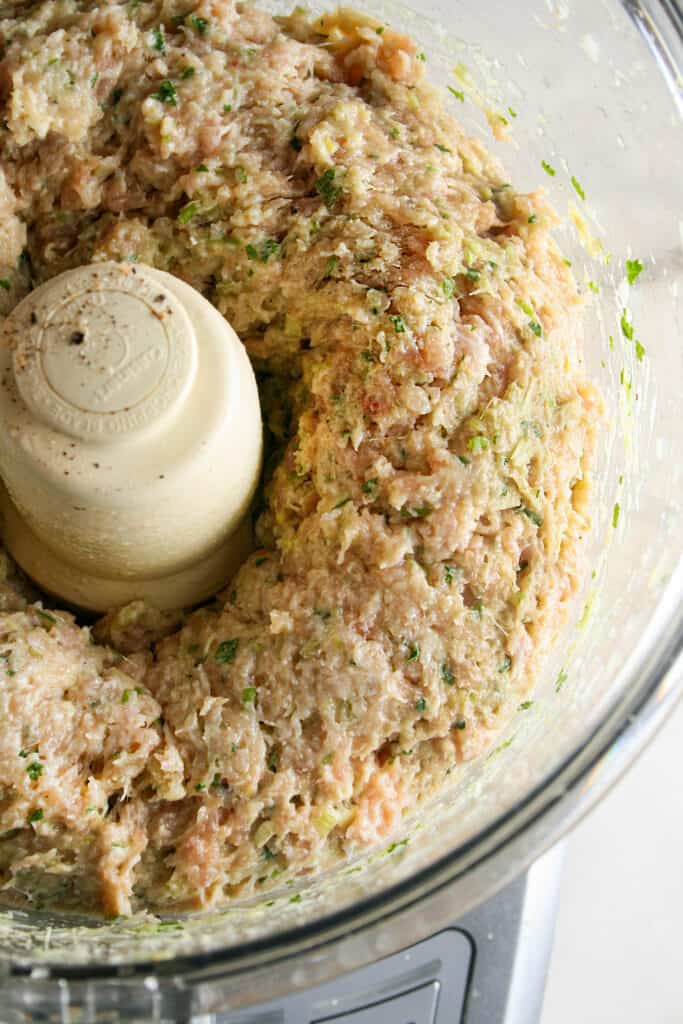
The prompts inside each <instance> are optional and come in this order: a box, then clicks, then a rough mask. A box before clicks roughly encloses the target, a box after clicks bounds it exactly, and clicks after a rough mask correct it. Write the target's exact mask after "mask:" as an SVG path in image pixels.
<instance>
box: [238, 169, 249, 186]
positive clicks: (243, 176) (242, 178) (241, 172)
mask: <svg viewBox="0 0 683 1024" xmlns="http://www.w3.org/2000/svg"><path fill="white" fill-rule="evenodd" d="M235 175H236V177H237V180H238V181H239V183H240V185H246V183H247V180H248V178H247V172H246V171H245V169H244V167H242V165H241V164H240V165H239V166H237V167H236V168H235Z"/></svg>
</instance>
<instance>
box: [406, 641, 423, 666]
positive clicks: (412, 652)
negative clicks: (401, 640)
mask: <svg viewBox="0 0 683 1024" xmlns="http://www.w3.org/2000/svg"><path fill="white" fill-rule="evenodd" d="M419 660H420V645H419V644H418V643H411V644H408V657H407V658H406V661H407V662H411V661H419Z"/></svg>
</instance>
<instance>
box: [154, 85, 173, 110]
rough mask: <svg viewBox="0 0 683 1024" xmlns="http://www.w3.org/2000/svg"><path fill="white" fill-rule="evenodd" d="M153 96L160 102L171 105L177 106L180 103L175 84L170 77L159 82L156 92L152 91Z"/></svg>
mask: <svg viewBox="0 0 683 1024" xmlns="http://www.w3.org/2000/svg"><path fill="white" fill-rule="evenodd" d="M152 98H153V99H155V100H158V101H159V103H168V105H169V107H176V106H177V105H178V95H177V93H176V91H175V85H174V84H173V82H172V81H171V79H170V78H164V80H163V81H162V82H160V83H159V88H158V89H157V91H156V92H153V93H152Z"/></svg>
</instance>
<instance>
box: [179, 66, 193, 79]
mask: <svg viewBox="0 0 683 1024" xmlns="http://www.w3.org/2000/svg"><path fill="white" fill-rule="evenodd" d="M195 70H196V69H195V68H193V67H192V65H191V64H188V65H187V67H186V68H183V70H182V72H181V74H180V77H181V78H182V79H183V81H187V79H188V78H192V76H193V75H194V73H195Z"/></svg>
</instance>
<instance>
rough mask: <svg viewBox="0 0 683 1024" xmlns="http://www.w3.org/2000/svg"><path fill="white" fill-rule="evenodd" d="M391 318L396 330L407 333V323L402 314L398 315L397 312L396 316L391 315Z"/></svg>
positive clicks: (399, 332)
mask: <svg viewBox="0 0 683 1024" xmlns="http://www.w3.org/2000/svg"><path fill="white" fill-rule="evenodd" d="M389 319H390V320H391V322H392V324H393V325H394V330H395V331H396V333H397V334H405V333H406V325H405V322H404V320H403V317H402V316H398V314H397V315H396V316H390V317H389Z"/></svg>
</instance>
